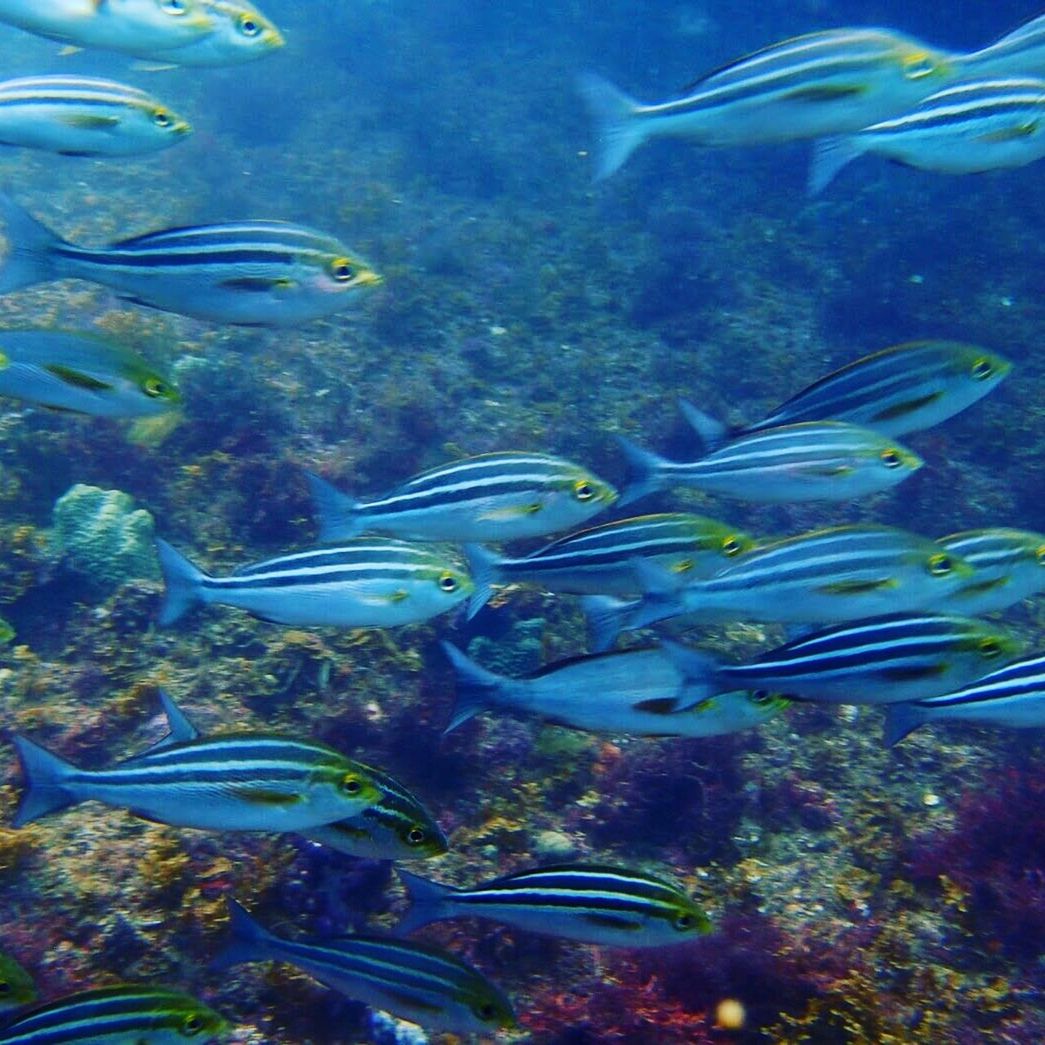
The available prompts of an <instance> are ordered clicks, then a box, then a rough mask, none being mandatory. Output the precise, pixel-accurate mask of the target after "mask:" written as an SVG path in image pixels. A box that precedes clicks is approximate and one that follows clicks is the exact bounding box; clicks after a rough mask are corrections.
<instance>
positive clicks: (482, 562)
mask: <svg viewBox="0 0 1045 1045" xmlns="http://www.w3.org/2000/svg"><path fill="white" fill-rule="evenodd" d="M464 558H465V562H467V563H468V572H469V573H470V574H471V576H472V581H473V582H474V584H475V589H474V591H473V592H472V597H471V598H470V599H469V600H468V619H469V620H471V619H472V618H473V617H474V616H475V615H476V614H477V613H478V612H479V611H480V610H481V609H482V608H483V607H484V606H485V605H486V604H487V603H488V602H489V601H490V596H492V595H493V588H492V587H491V586H492V585H494V584H496V583H497V581H498V579H499V578H498V570H497V567H498V566H499V565H500V562H501V560H500V557H499V556H498V555H497V554H496V552H492V551H490V549H489V548H484V547H483V545H481V544H466V545H465V546H464Z"/></svg>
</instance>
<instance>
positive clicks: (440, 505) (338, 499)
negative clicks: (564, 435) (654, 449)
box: [306, 452, 617, 542]
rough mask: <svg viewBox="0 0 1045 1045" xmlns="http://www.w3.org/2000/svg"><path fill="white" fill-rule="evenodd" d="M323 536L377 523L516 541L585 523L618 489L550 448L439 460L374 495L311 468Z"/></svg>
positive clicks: (430, 537)
mask: <svg viewBox="0 0 1045 1045" xmlns="http://www.w3.org/2000/svg"><path fill="white" fill-rule="evenodd" d="M306 475H307V477H308V481H309V486H310V488H311V491H312V500H313V503H314V504H315V507H316V515H317V516H318V517H319V529H320V534H319V539H320V540H321V541H323V542H331V541H340V540H344V539H346V538H349V537H355V536H357V535H358V534H360V533H363V532H365V531H366V530H378V531H381V532H384V533H390V534H393V535H395V536H396V537H406V538H412V539H414V540H419V541H460V542H464V541H514V540H519V539H521V538H524V537H544V536H546V535H547V534H549V533H555V532H556V531H557V530H565V529H568V528H569V527H571V526H579V525H581V524H582V523H584V522H586V521H587V520H588V519H590V518H591V517H592V516H594V515H597V514H598V513H599V512H601V511H604V510H605V509H606V508H608V507H609V506H610V505H611V504H613V502H614V501H615V500H616V499H617V491H616V490H615V489H614V488H613V487H612V486H611V485H610V484H609V483H607V482H605V481H603V480H602V479H600V478H599V477H598V476H597V475H595V474H594V473H592V472H591V471H590V470H589V469H587V468H584V467H583V466H581V465H579V464H574V463H573V462H572V461H567V460H565V459H564V458H561V457H553V456H552V455H551V454H535V453H524V452H505V453H491V454H478V455H477V456H475V457H464V458H461V459H460V460H457V461H449V462H448V463H447V464H442V465H438V466H437V467H435V468H430V469H429V470H428V471H425V472H421V473H420V474H418V475H415V476H413V477H412V478H410V479H407V480H406V482H404V483H402V484H401V485H400V486H397V487H396V488H395V489H393V490H390V491H389V492H388V493H386V494H383V495H381V496H380V497H375V498H373V499H372V500H369V501H362V500H357V499H356V498H354V497H351V496H349V495H348V494H344V493H341V492H340V491H339V490H337V489H336V488H335V487H333V486H332V485H331V484H330V483H328V482H327V481H326V480H325V479H321V478H320V477H319V476H318V475H313V474H312V473H310V472H309V473H306Z"/></svg>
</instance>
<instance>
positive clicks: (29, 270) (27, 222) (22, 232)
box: [0, 192, 62, 294]
mask: <svg viewBox="0 0 1045 1045" xmlns="http://www.w3.org/2000/svg"><path fill="white" fill-rule="evenodd" d="M0 219H2V220H3V223H4V229H3V232H4V235H5V236H6V237H7V255H6V257H5V258H4V260H3V263H2V265H0V294H8V293H10V292H11V291H12V290H20V289H21V288H22V287H31V286H32V285H33V284H34V283H43V282H45V281H46V280H49V279H54V278H55V277H56V273H55V271H54V263H53V260H52V250H53V248H54V247H56V246H57V245H58V244H60V243H61V242H62V239H61V238H60V237H59V236H57V235H55V233H53V232H52V231H51V230H50V229H49V228H48V227H47V226H46V225H44V224H43V223H42V222H39V221H37V220H36V218H34V217H33V216H32V214H30V213H29V212H28V211H27V210H26V209H25V208H24V207H22V206H20V205H19V204H17V203H15V201H14V200H13V199H11V197H10V196H8V195H7V194H6V193H4V192H0Z"/></svg>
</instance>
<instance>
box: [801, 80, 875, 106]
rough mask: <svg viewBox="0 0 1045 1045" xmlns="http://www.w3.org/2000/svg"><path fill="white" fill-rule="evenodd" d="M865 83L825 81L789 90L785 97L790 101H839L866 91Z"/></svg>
mask: <svg viewBox="0 0 1045 1045" xmlns="http://www.w3.org/2000/svg"><path fill="white" fill-rule="evenodd" d="M866 91H867V88H866V87H865V86H864V85H863V84H855V83H854V84H848V83H823V84H815V85H812V86H810V87H797V88H795V90H793V91H787V92H785V93H784V95H783V97H784V98H786V99H787V100H788V101H789V102H816V103H819V102H838V101H842V100H843V99H845V98H855V97H857V96H858V95H861V94H864V93H866Z"/></svg>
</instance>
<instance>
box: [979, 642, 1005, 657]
mask: <svg viewBox="0 0 1045 1045" xmlns="http://www.w3.org/2000/svg"><path fill="white" fill-rule="evenodd" d="M980 652H981V653H982V654H983V655H984V656H985V657H988V658H989V657H996V656H998V654H999V653H1001V643H1000V642H999V641H998V640H997V639H980Z"/></svg>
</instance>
